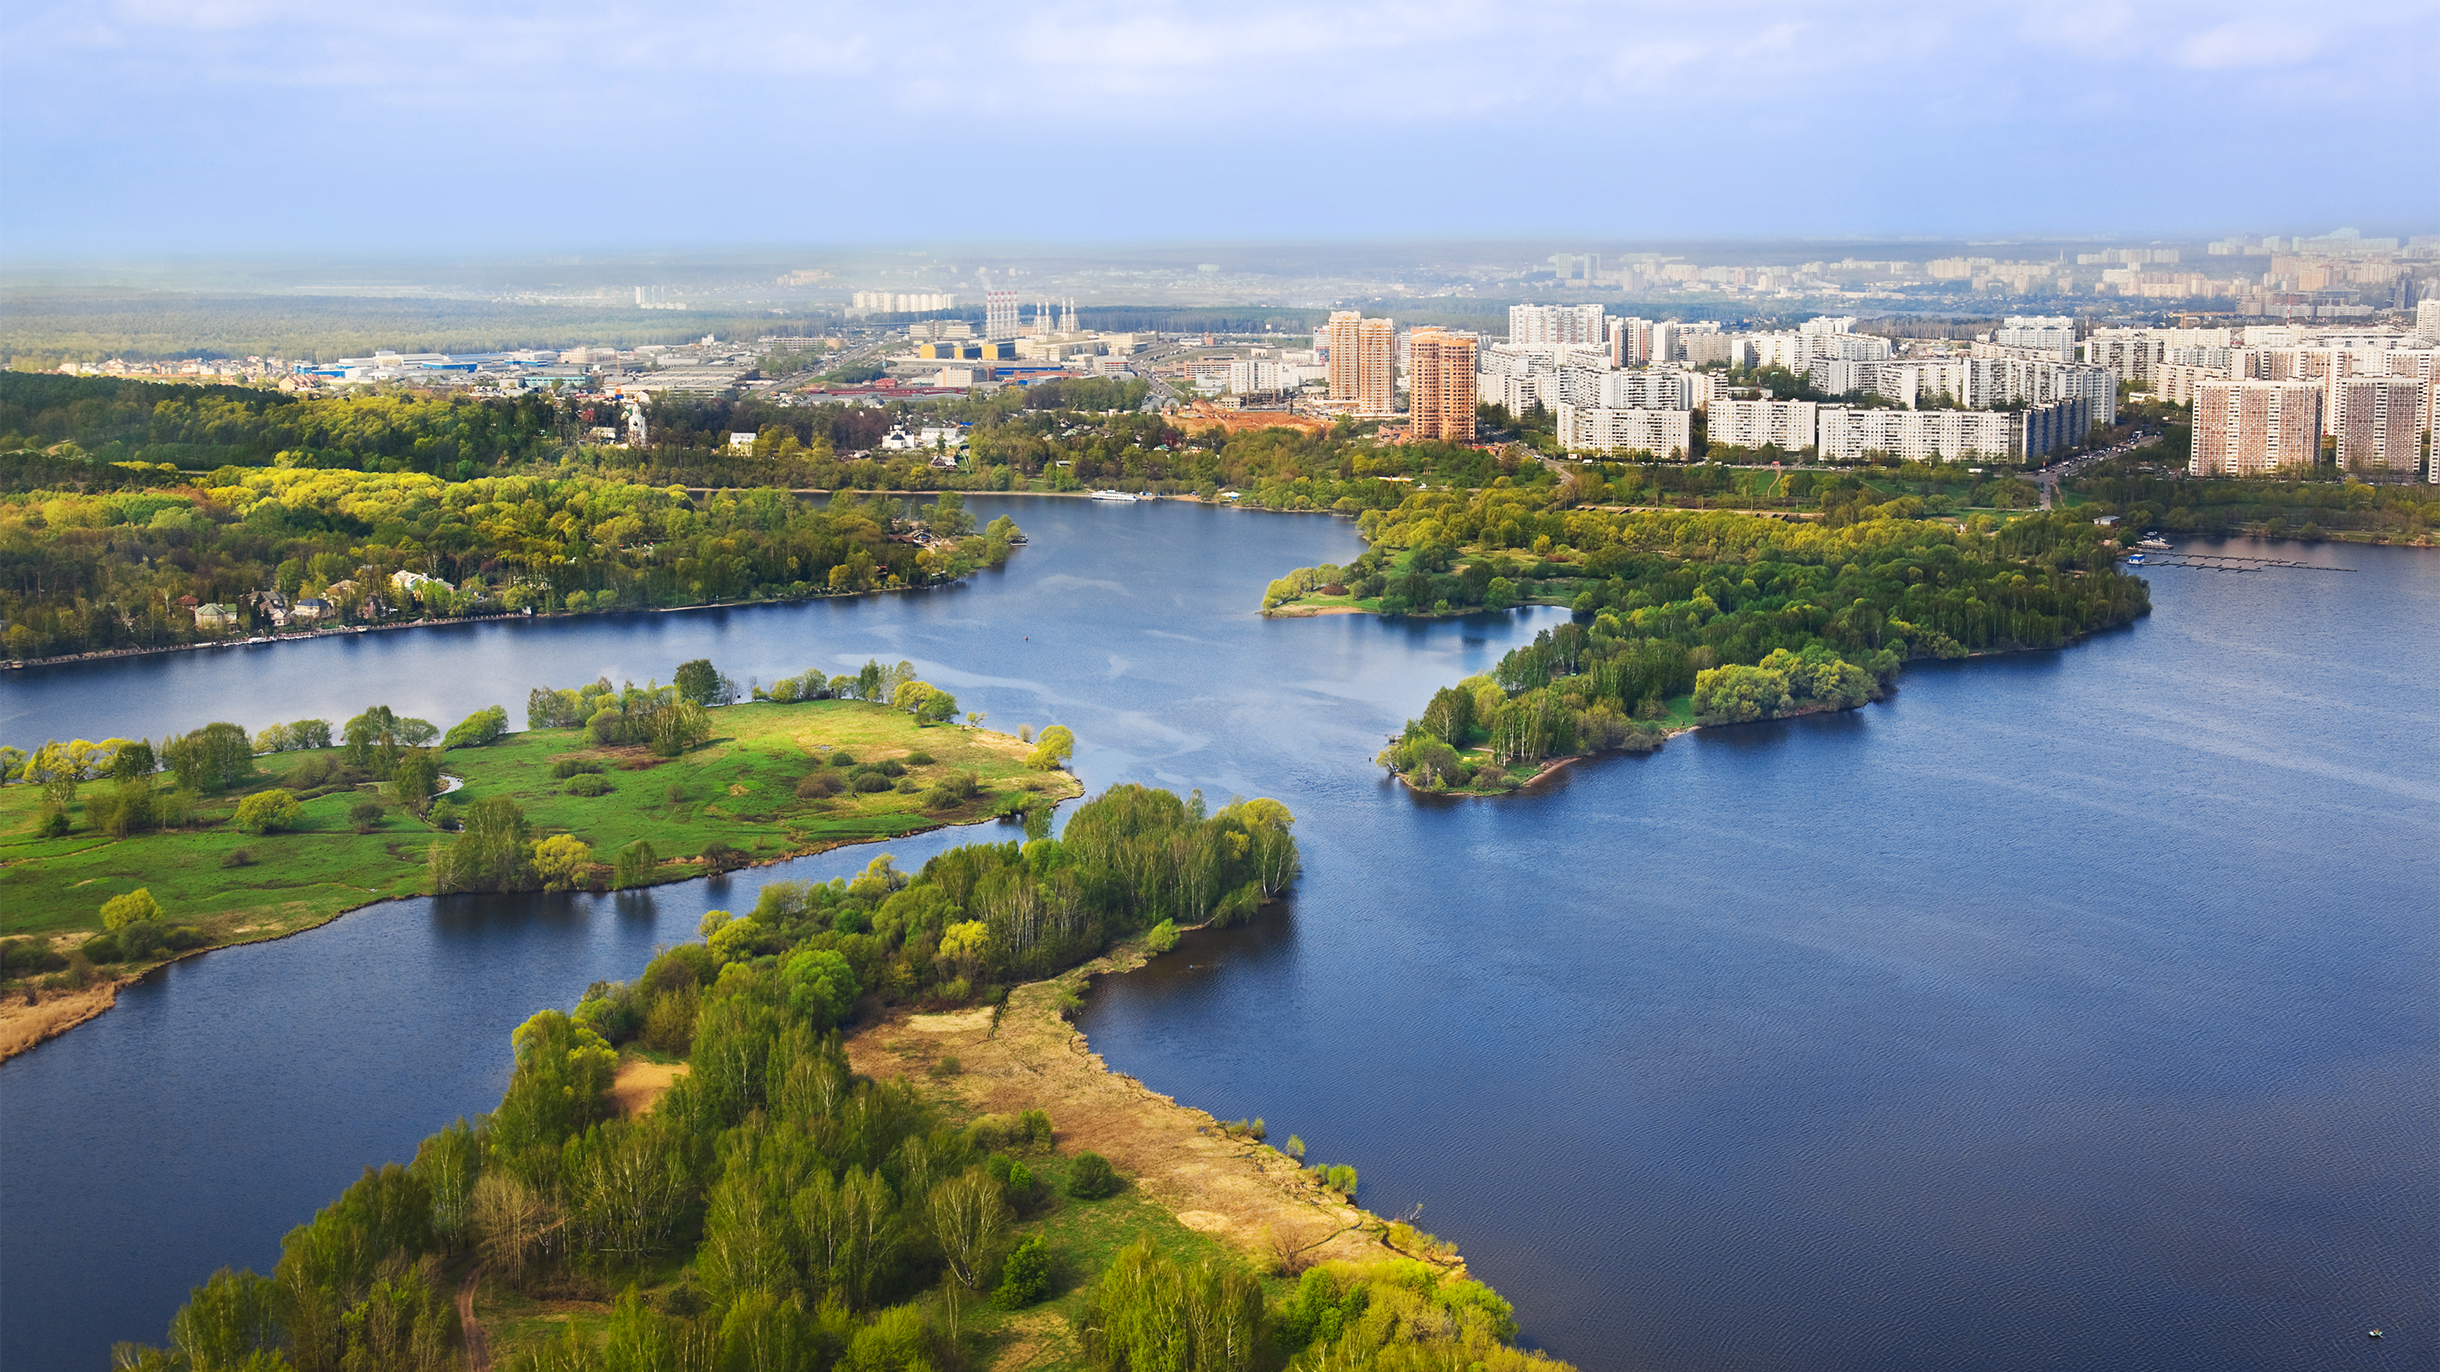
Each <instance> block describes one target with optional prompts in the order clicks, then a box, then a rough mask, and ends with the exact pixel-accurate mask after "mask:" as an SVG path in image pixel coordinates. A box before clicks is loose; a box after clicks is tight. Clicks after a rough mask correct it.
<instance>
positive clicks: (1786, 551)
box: [1263, 486, 2150, 794]
mask: <svg viewBox="0 0 2440 1372" xmlns="http://www.w3.org/2000/svg"><path fill="white" fill-rule="evenodd" d="M1829 489H1830V490H1831V492H1832V497H1831V498H1832V499H1833V501H1834V503H1832V504H1831V505H1830V506H1829V508H1828V509H1827V510H1826V511H1824V517H1822V518H1820V519H1818V520H1814V521H1801V522H1799V521H1790V520H1786V519H1782V518H1776V517H1771V516H1764V515H1755V514H1748V513H1737V512H1728V511H1713V512H1707V513H1690V512H1683V511H1630V510H1616V509H1603V508H1582V507H1579V508H1567V507H1564V506H1557V505H1554V504H1553V503H1552V502H1551V501H1550V500H1549V499H1548V498H1547V497H1545V496H1543V495H1542V494H1540V493H1536V492H1526V491H1516V490H1507V489H1501V488H1498V487H1494V488H1492V489H1489V490H1484V491H1477V492H1474V493H1472V494H1461V493H1457V492H1447V493H1441V492H1419V493H1417V494H1415V495H1414V496H1411V497H1409V498H1408V500H1407V501H1406V502H1405V503H1403V504H1401V505H1400V506H1399V507H1398V508H1397V509H1395V510H1391V511H1383V512H1367V513H1366V514H1365V515H1364V516H1363V517H1362V518H1361V520H1360V521H1359V527H1360V529H1361V530H1362V532H1363V534H1364V536H1365V538H1366V540H1367V542H1368V543H1369V544H1370V546H1369V547H1368V548H1367V549H1366V550H1365V552H1364V554H1363V556H1361V557H1359V558H1357V559H1356V561H1355V562H1354V563H1352V564H1350V565H1349V566H1346V567H1335V566H1324V567H1310V568H1301V569H1299V570H1297V571H1294V572H1291V573H1290V574H1288V575H1287V576H1285V577H1282V578H1280V579H1279V580H1277V581H1274V582H1273V583H1271V586H1270V588H1269V590H1268V591H1267V592H1266V593H1265V595H1264V597H1263V606H1264V610H1265V612H1266V613H1270V614H1290V615H1293V614H1311V613H1318V612H1325V611H1336V612H1354V613H1373V614H1382V615H1392V616H1395V615H1403V614H1436V615H1450V614H1458V613H1466V612H1471V611H1474V610H1478V609H1489V610H1499V609H1506V608H1508V607H1511V606H1514V605H1519V604H1534V603H1539V604H1550V605H1565V606H1567V607H1569V608H1570V609H1571V610H1572V611H1573V612H1574V616H1575V619H1574V621H1573V622H1570V623H1567V624H1563V625H1561V626H1559V627H1558V628H1557V629H1555V630H1545V631H1543V632H1542V633H1540V634H1538V635H1536V636H1535V639H1534V642H1533V643H1532V644H1530V645H1528V646H1526V647H1523V648H1518V649H1516V650H1514V651H1512V652H1510V653H1509V654H1507V655H1506V656H1505V657H1504V658H1502V659H1501V661H1500V664H1499V666H1498V667H1497V668H1496V669H1495V670H1493V671H1492V672H1490V673H1488V674H1486V675H1482V676H1476V677H1470V678H1468V679H1466V680H1465V681H1462V682H1458V683H1456V684H1454V685H1452V686H1447V687H1443V688H1442V689H1441V690H1440V691H1438V692H1437V693H1436V694H1435V695H1434V696H1433V698H1432V701H1431V704H1430V705H1429V706H1428V707H1426V709H1425V711H1424V714H1423V717H1422V718H1421V719H1417V720H1410V721H1408V722H1407V725H1406V728H1405V730H1404V731H1403V732H1402V733H1401V734H1400V735H1399V736H1398V737H1397V738H1395V739H1394V740H1392V741H1391V743H1390V745H1389V746H1388V747H1387V748H1386V749H1384V750H1383V751H1382V753H1381V756H1380V758H1379V761H1380V762H1381V764H1382V765H1383V766H1384V767H1386V768H1388V769H1389V770H1391V771H1393V772H1395V773H1397V774H1398V775H1399V776H1401V777H1403V778H1404V779H1405V780H1406V782H1407V784H1408V785H1410V786H1413V787H1415V788H1416V789H1418V790H1425V791H1446V792H1458V793H1469V794H1500V793H1504V792H1507V791H1512V790H1515V789H1516V788H1517V787H1518V786H1520V785H1523V784H1524V783H1525V782H1527V781H1530V780H1531V779H1533V777H1535V776H1536V775H1539V774H1540V773H1541V772H1542V771H1545V770H1547V769H1548V768H1549V767H1550V766H1553V765H1556V764H1557V763H1560V762H1564V761H1567V760H1571V759H1574V758H1577V757H1581V756H1586V755H1589V754H1594V753H1604V752H1642V751H1649V750H1651V749H1653V748H1657V747H1659V746H1660V745H1661V743H1662V741H1663V740H1664V739H1666V738H1667V737H1668V736H1669V734H1671V733H1673V732H1676V731H1679V730H1683V729H1687V728H1693V727H1698V726H1702V725H1714V724H1733V723H1743V722H1747V721H1752V720H1760V719H1776V718H1785V717H1788V716H1792V715H1800V714H1809V713H1814V712H1818V711H1824V710H1840V709H1852V708H1854V707H1856V706H1859V705H1862V704H1864V703H1866V702H1868V701H1871V700H1875V699H1878V698H1879V697H1880V696H1881V695H1882V693H1883V692H1884V691H1886V690H1887V689H1888V688H1889V687H1890V686H1891V684H1892V683H1894V682H1895V681H1896V679H1897V677H1898V674H1899V671H1900V670H1901V668H1902V667H1903V665H1904V664H1905V663H1906V662H1908V661H1909V660H1912V659H1916V658H1926V657H1937V658H1956V657H1965V656H1969V655H1972V654H1978V653H1996V652H2010V651H2016V650H2020V649H2029V648H2057V647H2063V646H2066V645H2068V644H2071V643H2074V642H2077V641H2078V640H2080V639H2082V638H2084V637H2086V636H2088V635H2090V634H2093V633H2096V632H2098V631H2100V630H2103V629H2107V628H2113V627H2116V626H2119V625H2123V624H2127V623H2131V622H2132V621H2133V620H2135V619H2136V618H2137V617H2139V616H2141V615H2143V614H2146V613H2148V612H2149V610H2150V595H2149V592H2148V590H2147V588H2146V587H2145V585H2144V583H2143V582H2142V581H2141V580H2140V579H2138V578H2135V577H2131V576H2128V575H2126V574H2124V573H2123V572H2121V571H2120V570H2119V569H2118V562H2117V544H2116V542H2115V541H2114V537H2113V534H2112V531H2111V530H2110V529H2108V528H2104V527H2101V526H2098V525H2096V524H2094V523H2093V521H2092V520H2091V519H2090V518H2086V517H2084V516H2082V515H2080V514H2072V513H2068V512H2064V511H2061V512H2057V513H2048V514H2043V513H2036V514H2029V515H2025V516H2022V517H2019V518H2016V519H2012V520H2008V521H2006V522H2002V521H2000V520H1998V519H1996V518H1994V517H1992V516H1988V515H1978V516H1974V517H1972V518H1969V519H1967V520H1964V521H1962V522H1952V521H1949V520H1945V519H1932V518H1924V517H1922V510H1921V501H1920V499H1919V498H1917V497H1913V496H1908V497H1902V498H1900V499H1897V500H1893V501H1888V502H1883V503H1881V504H1877V505H1875V504H1866V503H1863V502H1862V500H1861V499H1860V498H1859V497H1858V496H1857V494H1855V491H1854V488H1853V487H1846V488H1840V487H1836V486H1833V487H1831V488H1829ZM1842 494H1843V495H1844V497H1845V498H1844V499H1839V498H1838V497H1839V496H1840V495H1842Z"/></svg>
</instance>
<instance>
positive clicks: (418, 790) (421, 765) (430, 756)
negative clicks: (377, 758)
mask: <svg viewBox="0 0 2440 1372" xmlns="http://www.w3.org/2000/svg"><path fill="white" fill-rule="evenodd" d="M440 788H441V760H440V755H439V754H437V753H435V752H433V751H432V750H431V749H430V748H414V749H410V750H408V751H407V752H406V753H405V754H404V755H402V756H401V757H400V758H399V759H398V765H397V766H396V767H395V768H393V769H391V772H390V796H391V798H392V799H394V800H396V801H397V802H398V803H399V804H401V805H404V806H406V807H407V808H408V809H410V810H413V811H414V812H415V813H417V814H419V815H420V814H422V813H423V812H424V807H425V806H426V805H429V804H430V803H431V802H432V796H433V793H434V792H436V791H438V790H440Z"/></svg>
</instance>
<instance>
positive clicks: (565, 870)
mask: <svg viewBox="0 0 2440 1372" xmlns="http://www.w3.org/2000/svg"><path fill="white" fill-rule="evenodd" d="M592 870H593V849H592V847H591V845H589V844H587V843H585V842H584V841H583V840H581V839H578V838H577V837H576V836H575V835H573V834H553V835H551V836H550V837H549V838H546V839H543V840H542V841H541V842H539V843H536V844H535V845H534V873H535V875H537V876H539V877H541V878H542V889H543V890H545V891H570V890H574V889H575V888H577V887H579V886H582V885H584V884H585V881H586V879H587V878H588V877H589V876H590V875H591V874H592Z"/></svg>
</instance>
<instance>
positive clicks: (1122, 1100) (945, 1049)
mask: <svg viewBox="0 0 2440 1372" xmlns="http://www.w3.org/2000/svg"><path fill="white" fill-rule="evenodd" d="M1122 957H1123V961H1122V960H1118V959H1113V958H1103V959H1100V960H1098V961H1096V962H1093V963H1091V964H1088V965H1087V966H1085V967H1083V968H1079V969H1077V970H1076V971H1073V972H1069V973H1068V974H1066V975H1064V976H1062V977H1060V978H1058V979H1057V980H1054V981H1049V982H1038V983H1035V984H1033V985H1030V986H1020V987H1017V988H1016V989H1014V990H1012V991H1010V992H1009V995H1008V1006H1007V1010H1006V1012H1005V1013H1003V1014H1002V1015H1001V1016H1000V1017H999V1021H998V1024H997V1026H996V1028H995V1027H994V1025H993V1022H992V1015H991V1012H990V1011H989V1010H987V1009H985V1010H974V1011H966V1012H963V1013H959V1014H949V1015H904V1014H901V1015H894V1016H892V1017H891V1018H889V1019H887V1020H885V1021H883V1022H881V1023H879V1024H875V1025H873V1026H871V1027H869V1028H866V1029H862V1030H859V1031H858V1032H857V1033H856V1034H855V1035H854V1036H853V1037H852V1038H850V1039H849V1040H848V1043H847V1050H848V1057H849V1059H850V1060H851V1061H852V1062H853V1063H854V1065H855V1069H856V1070H857V1071H859V1072H863V1073H866V1074H868V1075H871V1076H876V1077H884V1076H910V1075H918V1074H921V1073H923V1072H925V1071H927V1070H928V1069H929V1068H930V1067H931V1066H932V1064H934V1063H936V1062H938V1061H939V1060H940V1059H941V1058H942V1057H943V1056H946V1055H951V1054H954V1055H955V1056H956V1057H957V1058H958V1060H959V1064H960V1066H961V1067H962V1068H963V1069H964V1070H963V1071H962V1072H961V1073H960V1074H959V1075H957V1076H953V1077H949V1078H945V1079H943V1080H944V1084H945V1085H946V1086H947V1088H948V1089H949V1090H951V1091H954V1092H956V1093H957V1094H959V1095H961V1096H963V1097H964V1098H965V1099H966V1101H967V1102H968V1103H969V1104H970V1105H972V1106H973V1107H974V1108H975V1109H977V1110H979V1111H987V1112H992V1113H1000V1112H1008V1111H1017V1110H1035V1109H1038V1110H1044V1111H1047V1112H1049V1114H1050V1117H1051V1124H1052V1127H1053V1128H1054V1129H1056V1130H1057V1137H1058V1144H1059V1147H1060V1149H1061V1150H1062V1151H1064V1152H1071V1153H1073V1152H1077V1151H1081V1150H1085V1149H1090V1150H1092V1151H1093V1152H1096V1153H1099V1154H1101V1155H1102V1156H1104V1157H1106V1158H1108V1159H1109V1160H1110V1161H1111V1163H1112V1164H1113V1165H1115V1166H1116V1167H1117V1168H1118V1170H1119V1171H1120V1172H1121V1173H1123V1174H1125V1175H1126V1176H1127V1178H1128V1179H1129V1180H1130V1182H1132V1183H1133V1184H1134V1185H1135V1186H1136V1187H1137V1188H1139V1189H1140V1190H1141V1191H1142V1192H1143V1193H1144V1194H1145V1195H1146V1196H1147V1197H1148V1198H1150V1199H1152V1200H1153V1201H1155V1202H1156V1203H1158V1204H1160V1205H1162V1206H1163V1207H1165V1208H1167V1209H1168V1210H1170V1211H1171V1212H1172V1213H1174V1214H1176V1215H1177V1217H1178V1220H1179V1222H1180V1223H1182V1224H1184V1225H1186V1226H1187V1227H1188V1228H1190V1229H1195V1230H1199V1231H1201V1232H1203V1233H1206V1234H1210V1235H1212V1236H1214V1237H1216V1238H1219V1239H1222V1240H1223V1241H1226V1242H1228V1243H1231V1244H1233V1245H1234V1246H1236V1247H1237V1248H1239V1249H1241V1250H1243V1251H1244V1252H1246V1253H1247V1254H1249V1255H1251V1256H1252V1257H1254V1258H1255V1260H1256V1261H1257V1262H1258V1263H1264V1264H1266V1265H1267V1264H1268V1263H1270V1262H1275V1261H1278V1260H1280V1259H1281V1258H1282V1257H1285V1256H1289V1255H1293V1256H1294V1258H1295V1259H1296V1260H1298V1261H1304V1262H1311V1261H1319V1260H1322V1259H1326V1258H1353V1259H1365V1258H1380V1257H1384V1256H1387V1255H1388V1253H1387V1250H1386V1249H1385V1246H1384V1242H1383V1236H1384V1235H1385V1234H1386V1231H1387V1228H1388V1226H1387V1224H1386V1222H1384V1221H1383V1220H1382V1219H1380V1217H1378V1216H1375V1215H1372V1214H1369V1213H1367V1212H1365V1211H1363V1210H1359V1209H1357V1208H1356V1207H1355V1206H1353V1205H1350V1204H1348V1203H1346V1202H1345V1201H1343V1200H1341V1199H1340V1198H1339V1197H1338V1196H1337V1195H1336V1194H1335V1193H1332V1192H1329V1191H1326V1190H1324V1189H1323V1188H1322V1187H1320V1186H1319V1185H1317V1184H1316V1183H1314V1182H1313V1181H1312V1180H1311V1179H1310V1178H1308V1177H1307V1176H1306V1175H1305V1173H1304V1170H1303V1169H1302V1168H1301V1167H1299V1166H1298V1165H1297V1164H1296V1163H1295V1162H1294V1161H1293V1160H1291V1159H1290V1158H1288V1157H1287V1156H1286V1155H1285V1154H1283V1153H1280V1152H1279V1151H1277V1150H1276V1149H1273V1148H1271V1147H1269V1146H1268V1145H1266V1144H1259V1143H1253V1142H1250V1141H1247V1140H1243V1139H1235V1138H1230V1137H1228V1136H1226V1135H1224V1134H1223V1133H1222V1132H1221V1131H1220V1129H1219V1127H1218V1123H1217V1121H1215V1120H1214V1119H1213V1118H1212V1116H1210V1115H1209V1114H1206V1113H1205V1112H1203V1111H1201V1110H1196V1109H1193V1108H1191V1107H1188V1106H1182V1105H1179V1104H1178V1103H1177V1102H1176V1101H1175V1100H1173V1099H1172V1098H1170V1097H1168V1096H1162V1095H1156V1094H1154V1093H1153V1092H1152V1091H1151V1090H1150V1089H1149V1088H1147V1087H1146V1086H1145V1085H1144V1084H1143V1083H1142V1082H1139V1081H1137V1080H1136V1079H1135V1078H1133V1077H1130V1076H1125V1075H1123V1074H1120V1073H1116V1072H1113V1071H1111V1070H1110V1069H1109V1066H1108V1064H1106V1063H1104V1062H1103V1061H1102V1059H1101V1057H1100V1055H1098V1054H1096V1053H1094V1052H1092V1051H1091V1049H1090V1048H1089V1047H1088V1046H1087V1045H1086V1043H1085V1039H1084V1035H1082V1034H1081V1033H1078V1032H1077V1030H1076V1028H1075V1026H1073V1025H1071V1024H1069V1023H1068V1022H1067V1021H1066V1020H1065V1019H1063V1018H1061V1017H1060V1014H1059V1011H1058V1005H1059V1000H1060V997H1061V993H1062V992H1063V991H1066V990H1070V989H1082V987H1083V985H1084V984H1085V981H1086V979H1087V978H1089V977H1090V976H1092V975H1094V974H1097V973H1106V972H1113V971H1123V970H1126V969H1127V968H1128V967H1132V966H1137V965H1140V964H1141V961H1142V958H1141V955H1140V954H1126V955H1122ZM1442 1265H1443V1266H1445V1267H1447V1268H1449V1269H1450V1270H1454V1271H1462V1270H1463V1267H1464V1263H1463V1261H1462V1260H1461V1259H1456V1258H1446V1259H1443V1260H1442Z"/></svg>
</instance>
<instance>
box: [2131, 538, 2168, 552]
mask: <svg viewBox="0 0 2440 1372" xmlns="http://www.w3.org/2000/svg"><path fill="white" fill-rule="evenodd" d="M2135 546H2136V547H2138V548H2149V549H2151V550H2152V551H2154V552H2156V553H2165V552H2167V551H2169V540H2167V539H2165V538H2162V537H2161V536H2160V535H2159V534H2147V535H2145V537H2144V540H2143V541H2142V542H2141V543H2138V544H2136V545H2135Z"/></svg>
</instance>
